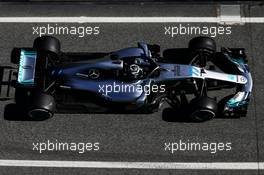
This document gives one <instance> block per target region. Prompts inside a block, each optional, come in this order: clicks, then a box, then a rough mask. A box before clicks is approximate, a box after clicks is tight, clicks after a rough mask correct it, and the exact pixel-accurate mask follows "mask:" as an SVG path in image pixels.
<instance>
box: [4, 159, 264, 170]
mask: <svg viewBox="0 0 264 175" xmlns="http://www.w3.org/2000/svg"><path fill="white" fill-rule="evenodd" d="M0 166H12V167H14V166H16V167H65V168H66V167H67V168H111V169H114V168H119V169H196V170H264V162H212V163H202V162H198V163H195V162H104V161H51V160H0Z"/></svg>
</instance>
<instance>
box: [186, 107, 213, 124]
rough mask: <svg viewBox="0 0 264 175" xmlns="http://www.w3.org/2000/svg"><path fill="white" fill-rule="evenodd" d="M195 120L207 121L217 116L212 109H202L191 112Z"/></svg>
mask: <svg viewBox="0 0 264 175" xmlns="http://www.w3.org/2000/svg"><path fill="white" fill-rule="evenodd" d="M191 116H192V118H193V119H194V120H195V121H206V120H210V119H212V118H214V117H215V113H214V112H213V111H211V110H207V109H201V110H198V111H195V112H193V113H192V114H191Z"/></svg>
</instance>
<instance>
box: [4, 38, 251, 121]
mask: <svg viewBox="0 0 264 175" xmlns="http://www.w3.org/2000/svg"><path fill="white" fill-rule="evenodd" d="M11 62H12V63H13V64H16V65H17V66H16V67H13V66H12V67H2V70H3V69H7V68H10V69H11V70H10V74H12V75H10V76H9V80H8V81H6V82H4V81H2V85H10V86H11V87H14V88H15V102H16V106H17V107H20V109H21V110H22V111H23V112H25V114H27V116H29V117H30V118H32V119H33V120H44V119H47V118H50V117H52V116H53V114H54V113H55V112H63V111H68V112H77V113H90V112H95V113H98V112H99V113H152V112H155V111H157V110H158V109H159V108H160V106H161V104H162V103H163V102H165V101H166V102H167V103H168V104H169V105H170V106H171V108H173V109H184V111H185V115H184V116H186V117H188V119H190V120H191V121H194V122H202V121H206V120H209V119H212V118H214V117H215V116H219V115H222V116H226V117H229V116H230V117H234V116H237V117H241V116H245V115H246V112H247V107H248V103H249V99H250V94H251V91H252V78H251V74H250V72H249V68H248V65H247V60H246V55H245V51H244V49H241V48H221V51H220V52H217V51H216V44H215V41H214V40H213V39H211V38H208V37H196V38H193V39H192V40H190V42H189V46H188V48H173V49H167V50H165V51H164V52H163V56H162V57H161V56H160V47H159V46H158V45H150V44H145V43H138V46H137V47H130V48H124V49H121V50H118V51H114V52H110V53H64V52H62V51H61V50H60V42H59V40H58V39H56V38H54V37H51V36H43V37H38V38H36V39H35V41H34V44H33V48H14V49H13V51H12V54H11ZM2 72H3V71H2ZM11 77H13V78H11ZM8 89H10V88H9V86H8ZM223 89H228V90H225V92H224V94H225V97H223V98H222V99H221V100H219V101H217V98H216V97H210V95H209V93H208V92H209V91H216V90H223ZM229 89H230V90H229ZM232 89H233V90H232ZM226 91H228V92H229V95H226V93H227V92H226ZM230 92H231V94H230ZM8 93H9V90H8ZM215 94H218V92H217V93H215ZM176 111H177V110H176ZM171 117H173V116H171Z"/></svg>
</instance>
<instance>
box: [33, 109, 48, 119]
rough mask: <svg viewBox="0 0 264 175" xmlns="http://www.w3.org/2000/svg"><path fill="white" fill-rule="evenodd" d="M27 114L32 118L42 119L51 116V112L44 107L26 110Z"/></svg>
mask: <svg viewBox="0 0 264 175" xmlns="http://www.w3.org/2000/svg"><path fill="white" fill-rule="evenodd" d="M28 115H29V117H30V118H32V119H37V120H44V119H48V118H50V117H52V113H51V112H49V111H48V110H45V109H40V108H37V109H32V110H30V111H29V112H28Z"/></svg>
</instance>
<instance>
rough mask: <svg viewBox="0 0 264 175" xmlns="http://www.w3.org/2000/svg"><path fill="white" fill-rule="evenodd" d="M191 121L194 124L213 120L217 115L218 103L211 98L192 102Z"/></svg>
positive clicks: (198, 98) (196, 99)
mask: <svg viewBox="0 0 264 175" xmlns="http://www.w3.org/2000/svg"><path fill="white" fill-rule="evenodd" d="M189 105H190V108H191V112H190V115H189V117H190V120H191V121H192V122H204V121H207V120H211V119H212V118H214V117H215V116H216V114H217V102H216V101H215V100H214V99H212V98H209V97H206V96H203V97H197V98H194V99H193V100H192V101H191V102H190V104H189Z"/></svg>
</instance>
